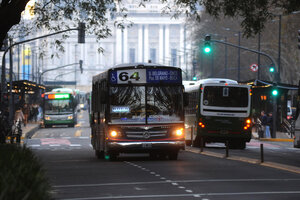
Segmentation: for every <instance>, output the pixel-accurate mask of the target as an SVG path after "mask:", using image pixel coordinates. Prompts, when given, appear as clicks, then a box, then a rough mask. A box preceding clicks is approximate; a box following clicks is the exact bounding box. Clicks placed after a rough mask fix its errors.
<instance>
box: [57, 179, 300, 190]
mask: <svg viewBox="0 0 300 200" xmlns="http://www.w3.org/2000/svg"><path fill="white" fill-rule="evenodd" d="M161 178H164V177H161ZM264 181H268V182H269V181H271V182H273V181H282V182H288V181H300V179H210V180H176V181H174V182H176V183H195V182H196V183H198V182H203V183H208V182H264ZM170 182H172V181H170V180H166V181H151V182H150V181H149V182H125V183H99V184H78V185H54V186H53V187H54V188H71V187H99V186H118V185H137V184H145V185H146V184H166V183H170Z"/></svg>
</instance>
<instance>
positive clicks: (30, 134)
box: [23, 125, 40, 139]
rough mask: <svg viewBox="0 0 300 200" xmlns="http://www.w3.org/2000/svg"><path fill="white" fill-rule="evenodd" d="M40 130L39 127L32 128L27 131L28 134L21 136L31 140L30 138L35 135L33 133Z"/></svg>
mask: <svg viewBox="0 0 300 200" xmlns="http://www.w3.org/2000/svg"><path fill="white" fill-rule="evenodd" d="M39 129H40V125H38V126H36V127H34V128H33V129H31V130H29V131H28V132H26V133H25V134H23V136H24V138H26V139H31V137H32V136H33V135H34V134H35V132H36V131H37V130H39Z"/></svg>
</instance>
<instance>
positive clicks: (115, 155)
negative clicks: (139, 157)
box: [108, 153, 118, 161]
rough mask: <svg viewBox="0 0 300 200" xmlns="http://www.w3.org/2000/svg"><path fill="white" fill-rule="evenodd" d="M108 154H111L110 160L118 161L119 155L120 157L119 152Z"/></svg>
mask: <svg viewBox="0 0 300 200" xmlns="http://www.w3.org/2000/svg"><path fill="white" fill-rule="evenodd" d="M108 155H109V160H110V161H116V160H117V157H118V154H117V153H110V154H108Z"/></svg>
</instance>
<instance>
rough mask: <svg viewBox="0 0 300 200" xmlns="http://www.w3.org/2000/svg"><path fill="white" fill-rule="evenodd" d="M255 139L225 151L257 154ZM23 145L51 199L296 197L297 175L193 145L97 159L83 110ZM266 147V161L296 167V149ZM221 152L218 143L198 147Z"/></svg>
mask: <svg viewBox="0 0 300 200" xmlns="http://www.w3.org/2000/svg"><path fill="white" fill-rule="evenodd" d="M256 142H258V141H252V143H250V144H249V145H248V146H247V149H246V150H244V151H241V150H232V151H231V150H230V152H229V153H230V155H235V156H237V155H238V156H244V157H255V158H257V157H258V158H259V155H257V152H259V147H257V146H258V145H257V144H256ZM25 143H26V145H27V146H28V147H30V148H32V149H33V150H34V152H35V153H36V155H37V156H38V157H39V158H40V159H41V160H42V162H43V163H44V166H45V168H46V170H47V172H48V176H49V179H50V182H51V184H52V188H53V197H54V198H55V199H72V200H75V199H195V198H198V199H201V200H218V199H222V200H224V199H225V200H226V199H228V200H229V199H230V200H234V199H239V200H240V199H249V200H253V199H262V200H266V199H272V200H276V199H278V200H283V199H286V200H292V199H295V200H296V199H297V200H298V199H300V173H295V172H291V171H288V170H285V169H276V168H273V167H267V166H263V165H260V164H251V163H248V162H241V161H237V160H231V159H224V158H222V157H217V156H210V155H207V154H203V153H202V154H201V153H198V152H199V149H196V148H189V149H188V150H187V151H181V152H180V154H179V157H178V160H177V161H170V160H164V159H160V160H159V159H158V160H151V159H150V158H149V157H148V155H147V154H140V155H139V154H134V155H131V154H123V155H121V157H120V158H119V160H118V161H115V162H111V161H108V160H98V159H97V158H96V157H95V156H94V151H93V150H92V147H91V145H90V128H89V126H88V119H87V114H86V113H85V112H82V113H81V114H80V115H79V124H78V126H77V127H75V128H67V127H54V128H47V129H40V130H39V131H38V132H36V134H35V135H33V137H32V138H31V139H28V140H25ZM264 144H269V143H268V142H265V143H264ZM270 145H271V146H270ZM270 145H265V151H266V154H267V155H268V156H266V159H268V160H269V159H270V160H272V161H276V160H278V159H279V158H282V159H285V160H286V161H284V163H285V164H286V165H294V166H299V157H300V156H299V151H298V150H292V148H290V147H289V145H288V144H286V143H283V144H273V143H272V144H270ZM272 145H276V146H275V147H276V148H275V147H274V146H272ZM224 151H225V148H224V146H222V144H211V145H210V146H208V147H207V148H205V149H204V152H213V153H218V154H222V153H224ZM294 157H295V158H294Z"/></svg>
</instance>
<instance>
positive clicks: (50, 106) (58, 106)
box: [45, 99, 73, 114]
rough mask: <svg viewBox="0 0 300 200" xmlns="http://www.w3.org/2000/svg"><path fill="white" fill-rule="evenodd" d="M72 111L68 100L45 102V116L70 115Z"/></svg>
mask: <svg viewBox="0 0 300 200" xmlns="http://www.w3.org/2000/svg"><path fill="white" fill-rule="evenodd" d="M72 111H73V109H72V105H71V100H70V99H65V100H56V99H53V100H47V101H45V114H57V113H70V112H72Z"/></svg>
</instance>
